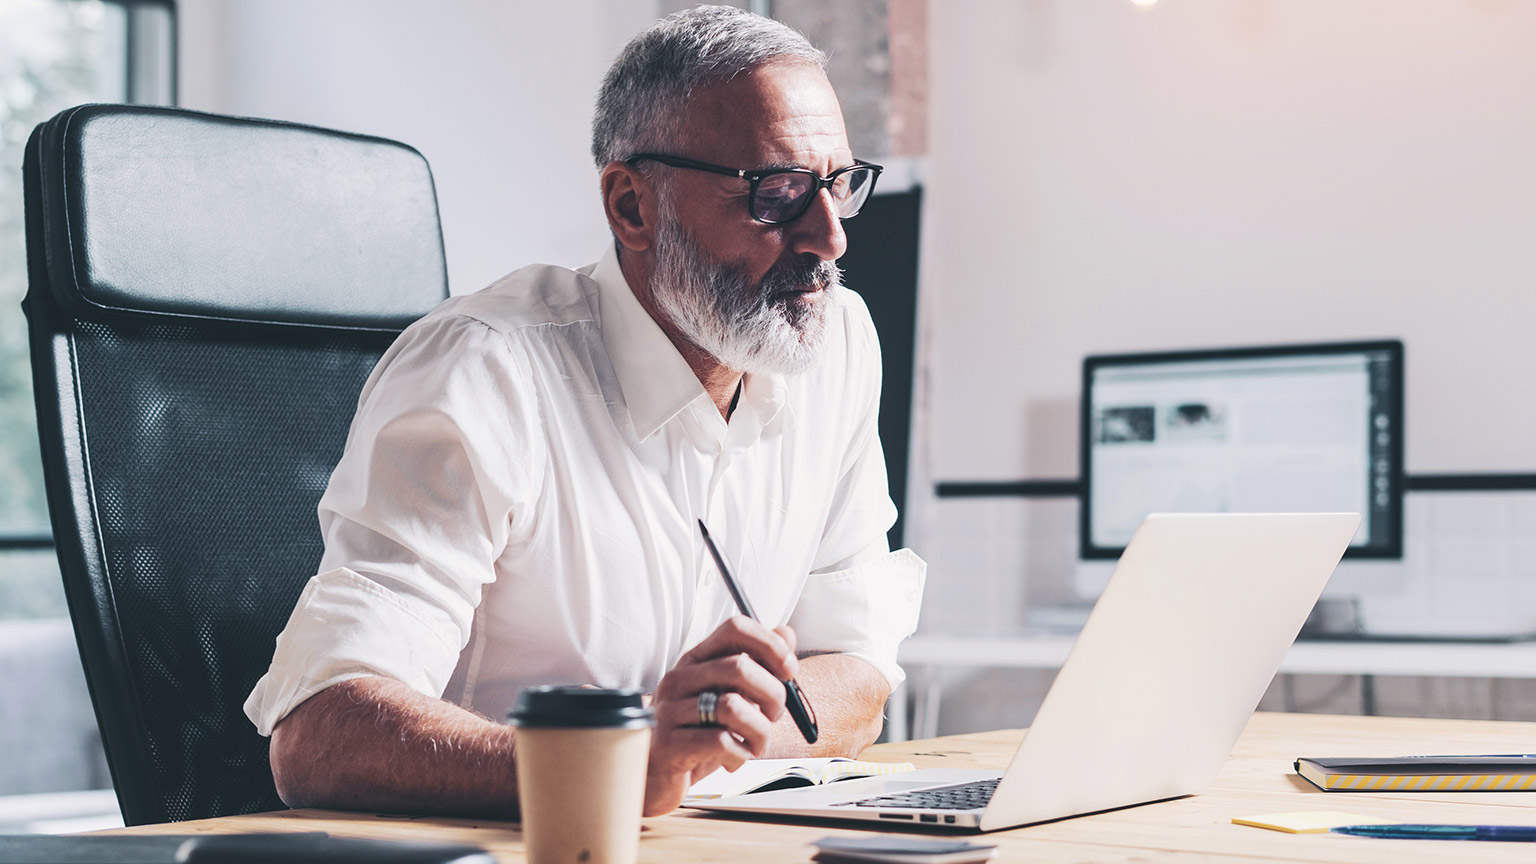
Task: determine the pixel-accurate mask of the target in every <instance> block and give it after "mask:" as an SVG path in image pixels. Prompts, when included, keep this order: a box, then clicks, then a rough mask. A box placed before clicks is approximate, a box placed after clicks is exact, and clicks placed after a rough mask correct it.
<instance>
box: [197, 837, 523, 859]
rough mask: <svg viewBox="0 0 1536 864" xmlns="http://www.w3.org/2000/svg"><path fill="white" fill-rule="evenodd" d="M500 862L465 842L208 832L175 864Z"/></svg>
mask: <svg viewBox="0 0 1536 864" xmlns="http://www.w3.org/2000/svg"><path fill="white" fill-rule="evenodd" d="M275 861H281V862H283V864H496V859H495V857H494V856H492V855H491V853H489V852H487V851H485V850H484V849H481V848H480V847H478V846H469V845H466V844H463V843H415V842H400V841H395V840H365V839H360V838H357V837H332V836H330V835H328V834H323V833H321V834H205V835H203V836H201V837H196V838H194V839H191V840H188V841H186V843H185V844H183V845H182V847H181V848H180V849H179V850H178V851H177V852H176V864H271V862H275Z"/></svg>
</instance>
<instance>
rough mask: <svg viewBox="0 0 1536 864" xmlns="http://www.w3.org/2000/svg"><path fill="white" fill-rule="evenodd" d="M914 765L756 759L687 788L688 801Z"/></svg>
mask: <svg viewBox="0 0 1536 864" xmlns="http://www.w3.org/2000/svg"><path fill="white" fill-rule="evenodd" d="M914 767H916V766H914V765H913V764H912V763H911V762H859V761H857V760H854V759H845V758H843V757H841V756H837V757H832V758H830V759H825V758H823V759H753V760H752V761H750V762H748V763H747V764H745V765H743V766H741V767H740V768H737V769H736V770H735V771H726V770H725V769H724V768H721V769H720V770H718V771H716V772H715V773H713V774H711V775H709V776H708V777H705V778H704V779H703V780H700V781H699V782H697V783H695V784H693V785H692V786H690V787H688V796H687V797H688V798H690V799H694V800H698V799H705V798H730V797H733V796H736V795H746V794H749V793H752V792H771V791H773V790H775V789H793V788H795V787H797V786H817V785H820V784H822V783H835V782H837V781H838V780H851V779H853V778H855V777H875V776H877V775H881V774H896V773H899V772H902V771H911V770H912V769H913V768H914Z"/></svg>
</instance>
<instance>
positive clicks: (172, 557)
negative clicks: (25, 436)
mask: <svg viewBox="0 0 1536 864" xmlns="http://www.w3.org/2000/svg"><path fill="white" fill-rule="evenodd" d="M24 174H25V182H26V199H27V200H26V207H27V253H28V267H29V278H30V284H29V288H28V294H27V299H26V301H25V303H24V305H25V307H26V310H27V315H28V320H29V328H30V336H31V346H32V357H33V378H34V390H35V393H36V398H37V404H38V426H39V433H40V436H41V440H42V449H43V458H44V463H45V465H44V468H45V480H46V485H47V490H48V500H49V510H50V514H51V519H52V522H53V530H54V536H55V540H56V543H57V546H58V552H59V562H60V567H61V570H62V573H63V578H64V586H65V591H66V595H67V597H68V600H69V606H70V615H71V617H72V619H73V621H74V627H75V632H76V638H77V640H78V641H79V644H80V652H81V659H82V661H83V663H84V666H85V671H86V678H87V682H88V683H89V685H90V689H91V698H92V702H93V704H94V706H95V709H96V714H97V720H98V723H99V725H100V727H101V732H102V739H103V743H104V745H105V747H106V752H107V761H108V764H109V766H110V768H111V771H112V779H113V783H114V785H115V786H116V789H117V794H118V800H119V802H120V804H121V806H122V809H123V814H124V818H125V820H126V821H127V822H128V824H130V825H132V824H140V823H145V822H163V821H171V820H182V819H193V818H203V817H211V816H220V815H231V814H237V813H249V812H256V811H262V810H271V809H278V808H281V807H282V806H283V805H282V802H281V801H280V800H279V799H278V798H277V794H276V792H275V790H274V788H273V783H272V774H271V768H270V766H269V764H268V760H267V740H266V739H265V738H262V737H260V736H258V735H257V734H256V732H255V729H254V728H253V727H252V725H251V724H250V722H249V721H248V720H247V719H246V718H245V716H244V714H243V713H242V711H241V705H242V703H243V701H244V699H245V697H246V695H247V694H249V692H250V690H251V688H252V687H253V686H254V685H255V683H256V680H257V679H258V678H259V677H260V676H261V675H262V673H263V672H265V670H266V668H267V665H268V664H269V663H270V662H271V658H272V651H273V646H274V641H275V639H276V636H277V633H278V632H279V631H280V630H281V629H282V627H283V624H284V623H285V622H286V621H287V618H288V615H289V613H290V612H291V611H292V609H293V605H294V603H295V601H296V600H297V598H298V594H299V591H300V590H301V588H302V587H303V585H304V583H305V581H306V580H307V579H308V578H309V577H310V576H311V575H313V574H314V572H315V567H316V565H317V564H318V563H319V559H320V554H321V538H320V535H319V527H318V524H317V522H316V517H315V506H316V503H317V502H318V500H319V498H320V495H321V493H322V492H323V491H324V488H325V484H326V481H327V479H328V478H329V476H330V472H331V469H332V467H333V466H334V465H335V463H336V461H337V459H338V458H339V457H340V454H341V449H342V446H343V443H344V442H345V438H346V433H347V428H348V424H349V422H350V419H351V416H352V412H353V410H354V409H355V407H356V400H357V394H358V391H359V390H360V389H361V388H362V385H363V382H364V381H365V380H366V378H367V376H368V374H369V372H370V371H371V370H372V368H373V365H374V363H375V362H376V361H377V360H378V358H379V356H380V355H381V354H382V353H383V351H384V350H385V349H386V348H387V347H388V345H389V344H390V342H391V341H392V340H393V338H394V337H395V335H396V334H398V332H399V331H400V330H401V329H403V328H404V326H405V325H406V324H408V323H409V322H410V321H412V320H414V319H415V318H417V317H419V316H420V315H422V314H423V313H425V312H426V311H427V310H428V309H430V308H431V307H432V306H433V305H435V304H436V303H437V302H439V301H440V300H442V299H443V298H444V297H445V296H446V295H447V288H446V276H445V268H444V263H443V249H442V238H441V232H440V229H439V225H438V214H437V204H436V198H435V193H434V191H433V187H432V178H431V174H430V172H429V170H428V168H427V165H426V162H425V160H423V159H422V158H421V156H420V154H418V153H416V152H415V151H414V150H411V149H410V148H408V147H405V146H403V145H400V144H398V143H395V142H391V141H385V140H381V139H376V138H366V137H362V136H356V135H348V134H344V133H339V132H332V131H327V130H321V129H314V128H309V127H302V126H295V125H291V124H283V123H274V122H269V121H260V120H249V119H241V118H230V117H219V116H215V115H206V114H196V113H193V112H187V111H177V110H173V109H163V108H144V107H129V106H105V105H98V106H83V107H80V108H75V109H71V110H69V111H66V112H64V113H62V114H60V115H59V116H57V117H55V118H54V119H53V120H50V121H49V122H47V123H45V124H43V125H41V126H39V127H38V129H37V130H36V132H34V133H33V136H32V139H31V141H30V142H29V144H28V147H27V154H26V161H25V165H24Z"/></svg>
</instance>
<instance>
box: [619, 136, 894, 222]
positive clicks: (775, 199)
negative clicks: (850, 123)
mask: <svg viewBox="0 0 1536 864" xmlns="http://www.w3.org/2000/svg"><path fill="white" fill-rule="evenodd" d="M644 159H649V160H651V161H652V162H660V163H661V164H663V165H670V166H672V167H673V168H690V169H692V170H694V171H708V172H710V173H711V174H722V175H724V176H726V177H739V178H741V179H742V180H745V181H747V182H748V183H751V184H752V194H751V195H749V196H748V197H747V209H748V210H749V211H751V213H752V218H753V219H756V220H757V221H759V222H766V223H767V224H769V225H782V224H784V223H785V222H793V221H795V220H796V219H799V218H800V217H801V216H804V215H805V211H807V210H809V209H810V208H811V203H812V202H814V201H815V200H816V195H817V193H819V192H820V191H821V190H823V189H826V190H829V191H830V192H831V193H832V203H833V204H835V205H837V216H838V218H839V219H851V218H853V217H854V216H857V215H858V213H859V208H861V207H863V206H864V202H865V201H868V200H869V193H870V192H873V191H874V189H875V179H876V178H878V177H879V176H880V172H881V171H883V170H884V169H883V168H881V167H880V166H879V165H875V164H873V163H871V162H859V161H857V160H855V161H854V163H853V164H852V165H849V166H848V167H847V168H839V169H837V170H836V171H833V172H832V173H831V174H828V175H827V176H825V177H823V176H821V175H820V174H817V173H816V172H815V171H812V170H810V169H809V168H767V169H764V170H762V171H741V170H738V169H736V168H725V167H723V166H720V165H711V164H709V163H708V162H699V161H696V160H693V159H684V158H682V157H681V156H663V155H661V154H658V153H639V154H636V155H634V156H631V157H629V158H628V159H625V160H624V162H625V163H626V164H628V165H633V164H635V163H636V162H639V161H641V160H644Z"/></svg>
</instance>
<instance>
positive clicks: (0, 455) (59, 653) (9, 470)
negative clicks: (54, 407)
mask: <svg viewBox="0 0 1536 864" xmlns="http://www.w3.org/2000/svg"><path fill="white" fill-rule="evenodd" d="M174 57H175V8H174V5H173V4H172V3H171V2H169V0H112V2H104V0H3V2H0V706H5V705H11V706H17V707H18V708H19V707H20V706H28V710H27V711H25V712H22V711H20V710H17V711H11V710H0V752H3V753H5V754H6V758H5V759H0V795H6V794H18V793H30V792H51V791H61V790H68V789H81V788H91V787H93V786H101V785H106V781H105V775H104V772H103V771H102V770H101V765H100V757H99V753H100V745H99V743H95V741H94V739H93V738H92V737H91V736H94V734H95V720H94V717H93V716H92V715H91V711H90V705H89V703H88V702H87V701H86V699H85V693H84V687H83V680H82V679H81V674H80V664H79V659H78V657H77V656H76V654H75V650H74V643H73V637H72V636H70V635H68V634H69V625H68V623H67V621H64V620H63V619H64V618H66V617H67V613H66V610H65V605H64V592H63V588H62V587H61V585H60V581H59V571H58V564H57V561H56V559H55V557H54V552H53V539H52V536H51V532H50V529H49V526H48V507H47V500H46V497H45V495H44V493H43V483H42V462H41V458H40V455H39V452H38V443H37V426H36V419H35V414H34V412H33V404H32V380H31V364H30V362H29V360H28V351H27V325H26V319H25V316H23V314H22V311H21V299H22V296H23V295H24V294H25V293H26V288H27V272H26V230H25V224H26V223H25V217H24V213H23V205H22V197H23V196H22V178H21V162H22V154H23V151H24V150H25V148H26V144H27V138H28V136H30V135H31V134H32V130H33V128H34V127H36V126H37V124H39V123H42V122H43V121H45V120H47V119H48V118H50V117H52V116H53V115H54V114H57V113H58V112H59V111H61V110H63V109H65V108H68V107H70V106H72V105H78V104H81V103H84V102H137V103H145V104H171V103H173V102H174V101H175V60H174Z"/></svg>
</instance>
